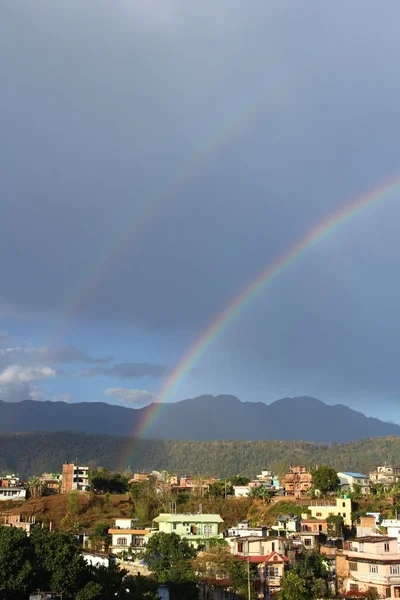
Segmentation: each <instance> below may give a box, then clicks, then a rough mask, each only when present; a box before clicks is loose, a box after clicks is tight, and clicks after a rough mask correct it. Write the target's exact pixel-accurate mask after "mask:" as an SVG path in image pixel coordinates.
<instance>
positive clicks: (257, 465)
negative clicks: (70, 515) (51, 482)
mask: <svg viewBox="0 0 400 600" xmlns="http://www.w3.org/2000/svg"><path fill="white" fill-rule="evenodd" d="M132 448H134V449H133V450H131V451H130V449H132ZM76 459H77V460H78V461H79V462H80V463H81V464H87V465H89V466H92V467H94V466H104V467H107V468H110V469H123V468H124V467H127V466H128V465H130V467H131V469H132V471H135V470H139V469H167V470H168V471H171V472H176V473H179V474H181V475H182V474H192V475H216V476H219V477H223V476H225V475H235V474H238V473H240V474H243V475H248V476H250V477H253V476H254V475H256V474H257V473H260V472H261V470H262V469H265V468H267V467H268V468H270V469H273V470H276V471H277V472H283V471H284V470H285V469H286V468H287V467H288V466H289V465H291V464H292V465H293V464H301V465H306V466H312V465H315V464H317V463H327V464H329V465H332V466H333V467H335V468H336V469H337V470H344V471H359V472H361V473H364V472H367V473H368V472H369V471H370V470H371V469H373V468H374V467H375V465H376V464H382V463H383V462H384V461H393V462H394V463H396V464H400V437H386V438H374V439H366V440H361V441H358V442H351V443H348V444H332V445H326V444H314V443H312V442H295V441H294V442H279V441H268V442H243V441H218V442H184V441H173V440H143V441H139V442H138V443H136V441H135V440H133V439H132V438H124V437H120V436H107V435H92V434H85V433H75V432H59V431H58V432H54V433H51V432H46V433H20V434H2V435H0V473H6V472H8V473H9V472H12V473H16V474H19V475H20V476H21V477H28V476H31V475H33V474H41V473H42V472H44V471H50V472H59V471H60V469H61V465H62V463H63V462H66V461H73V460H76Z"/></svg>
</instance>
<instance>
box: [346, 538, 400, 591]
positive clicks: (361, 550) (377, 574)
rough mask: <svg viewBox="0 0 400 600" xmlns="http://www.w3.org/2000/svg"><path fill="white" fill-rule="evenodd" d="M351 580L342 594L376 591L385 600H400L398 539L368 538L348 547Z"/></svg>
mask: <svg viewBox="0 0 400 600" xmlns="http://www.w3.org/2000/svg"><path fill="white" fill-rule="evenodd" d="M343 555H344V557H345V558H346V559H347V562H348V565H347V569H348V570H347V576H344V574H343V575H342V579H341V581H342V591H344V592H348V591H362V592H364V591H367V590H369V589H375V590H376V591H377V592H378V594H380V597H381V598H400V553H399V551H398V547H397V539H396V538H393V537H385V536H366V537H362V538H355V539H354V540H350V541H348V542H346V543H345V548H344V551H343Z"/></svg>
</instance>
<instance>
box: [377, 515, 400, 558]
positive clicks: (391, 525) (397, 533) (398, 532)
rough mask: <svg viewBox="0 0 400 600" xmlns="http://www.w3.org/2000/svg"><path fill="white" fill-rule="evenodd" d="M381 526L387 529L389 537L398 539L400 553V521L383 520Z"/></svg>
mask: <svg viewBox="0 0 400 600" xmlns="http://www.w3.org/2000/svg"><path fill="white" fill-rule="evenodd" d="M381 525H382V527H385V529H386V532H387V535H388V536H389V537H395V538H396V539H397V546H398V549H399V552H400V519H383V521H382V523H381Z"/></svg>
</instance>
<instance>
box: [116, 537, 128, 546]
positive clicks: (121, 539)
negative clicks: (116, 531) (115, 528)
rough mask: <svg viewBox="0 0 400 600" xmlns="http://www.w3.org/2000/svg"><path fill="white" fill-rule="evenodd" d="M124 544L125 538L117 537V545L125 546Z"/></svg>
mask: <svg viewBox="0 0 400 600" xmlns="http://www.w3.org/2000/svg"><path fill="white" fill-rule="evenodd" d="M126 544H127V541H126V538H122V537H120V538H118V539H117V546H126Z"/></svg>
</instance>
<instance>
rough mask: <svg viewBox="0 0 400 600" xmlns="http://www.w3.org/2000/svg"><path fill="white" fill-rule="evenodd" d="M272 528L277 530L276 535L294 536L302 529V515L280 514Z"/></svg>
mask: <svg viewBox="0 0 400 600" xmlns="http://www.w3.org/2000/svg"><path fill="white" fill-rule="evenodd" d="M271 529H273V530H274V531H275V532H276V533H275V535H279V536H282V537H290V536H293V535H294V534H295V533H297V532H298V531H300V517H299V516H297V515H293V514H290V515H279V517H278V518H277V520H276V523H275V525H272V527H271Z"/></svg>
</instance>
